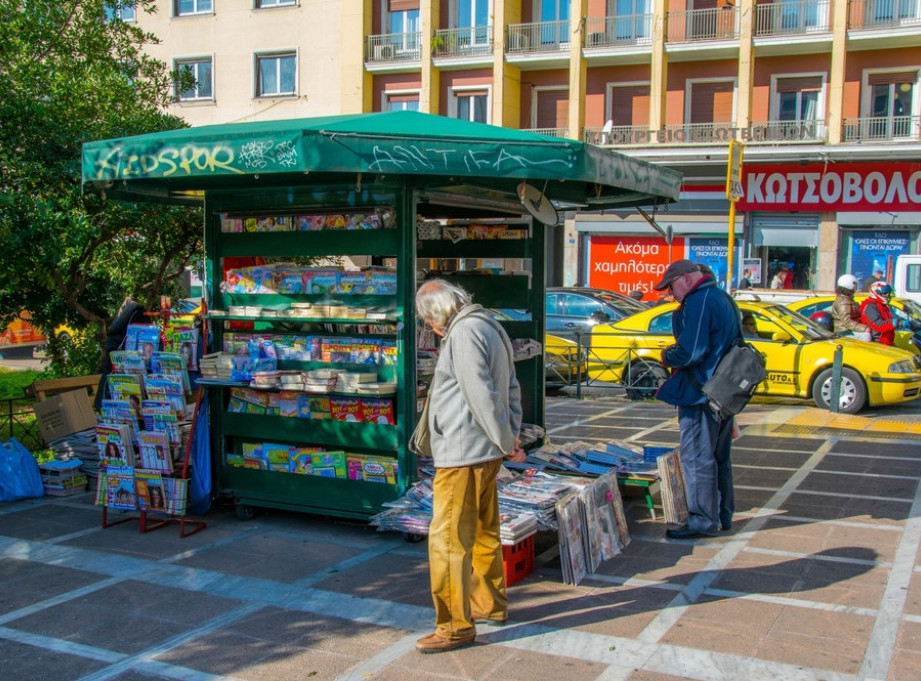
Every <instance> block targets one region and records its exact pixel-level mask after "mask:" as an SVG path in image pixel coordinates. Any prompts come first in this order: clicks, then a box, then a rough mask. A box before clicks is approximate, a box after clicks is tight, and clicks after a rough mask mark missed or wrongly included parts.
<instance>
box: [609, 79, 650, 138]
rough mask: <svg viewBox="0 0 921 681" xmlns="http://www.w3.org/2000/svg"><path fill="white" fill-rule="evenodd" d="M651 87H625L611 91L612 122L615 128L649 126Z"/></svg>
mask: <svg viewBox="0 0 921 681" xmlns="http://www.w3.org/2000/svg"><path fill="white" fill-rule="evenodd" d="M649 99H650V98H649V86H648V85H625V86H623V87H615V88H612V89H611V121H613V123H614V125H615V126H638V127H643V128H645V127H646V126H647V125H649Z"/></svg>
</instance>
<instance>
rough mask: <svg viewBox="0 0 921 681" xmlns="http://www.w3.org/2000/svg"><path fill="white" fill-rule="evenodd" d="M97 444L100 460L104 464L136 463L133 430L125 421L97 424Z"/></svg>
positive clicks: (126, 464)
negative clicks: (132, 443)
mask: <svg viewBox="0 0 921 681" xmlns="http://www.w3.org/2000/svg"><path fill="white" fill-rule="evenodd" d="M96 446H97V448H98V450H99V460H100V461H101V462H102V463H103V464H104V465H115V466H118V465H123V466H131V465H133V464H134V448H133V447H132V445H131V432H130V431H129V430H128V426H126V425H125V424H123V423H99V424H97V425H96Z"/></svg>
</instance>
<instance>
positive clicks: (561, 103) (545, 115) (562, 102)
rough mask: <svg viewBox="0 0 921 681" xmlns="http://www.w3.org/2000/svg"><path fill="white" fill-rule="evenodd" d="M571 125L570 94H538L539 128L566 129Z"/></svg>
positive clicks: (555, 91) (559, 91)
mask: <svg viewBox="0 0 921 681" xmlns="http://www.w3.org/2000/svg"><path fill="white" fill-rule="evenodd" d="M568 125H569V93H568V92H567V91H566V90H542V91H540V92H538V93H537V127H538V128H565V127H567V126H568Z"/></svg>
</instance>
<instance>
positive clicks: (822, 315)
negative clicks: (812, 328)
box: [809, 312, 834, 331]
mask: <svg viewBox="0 0 921 681" xmlns="http://www.w3.org/2000/svg"><path fill="white" fill-rule="evenodd" d="M809 319H811V320H812V321H814V322H815V323H816V324H818V325H819V326H821V327H822V328H823V329H825V330H826V331H833V330H834V329H833V326H834V325H833V321H832V318H831V315H830V314H828V313H827V312H814V313H813V314H811V315H809Z"/></svg>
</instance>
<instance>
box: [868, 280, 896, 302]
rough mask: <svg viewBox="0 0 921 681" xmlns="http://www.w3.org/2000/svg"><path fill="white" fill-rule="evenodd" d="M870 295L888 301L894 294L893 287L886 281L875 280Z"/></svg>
mask: <svg viewBox="0 0 921 681" xmlns="http://www.w3.org/2000/svg"><path fill="white" fill-rule="evenodd" d="M870 295H871V296H873V297H874V298H879V299H880V300H882V301H884V302H887V303H888V302H889V297H890V296H891V295H892V287H891V286H890V285H889V284H887V283H886V282H885V281H877V282H874V283H872V284H870Z"/></svg>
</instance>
